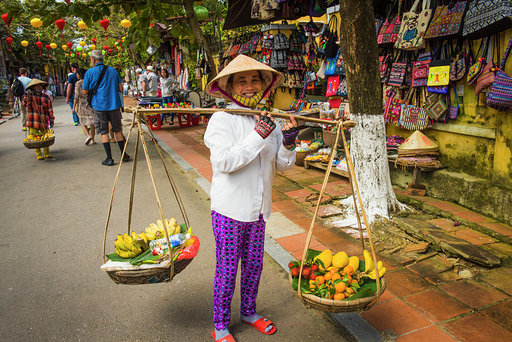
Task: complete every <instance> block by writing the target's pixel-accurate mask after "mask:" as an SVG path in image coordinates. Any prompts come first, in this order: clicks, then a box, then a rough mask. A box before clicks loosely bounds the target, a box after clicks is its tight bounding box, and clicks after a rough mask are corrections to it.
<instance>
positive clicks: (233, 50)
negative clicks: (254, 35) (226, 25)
mask: <svg viewBox="0 0 512 342" xmlns="http://www.w3.org/2000/svg"><path fill="white" fill-rule="evenodd" d="M241 47H242V44H240V42H239V41H236V42H235V44H233V46H232V47H231V51H229V57H231V58H235V57H236V56H238V54H239V51H240V48H241Z"/></svg>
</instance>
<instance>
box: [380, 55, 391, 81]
mask: <svg viewBox="0 0 512 342" xmlns="http://www.w3.org/2000/svg"><path fill="white" fill-rule="evenodd" d="M390 60H391V54H389V53H388V54H386V55H384V56H379V72H380V82H381V83H388V80H389V71H390V67H389V64H390Z"/></svg>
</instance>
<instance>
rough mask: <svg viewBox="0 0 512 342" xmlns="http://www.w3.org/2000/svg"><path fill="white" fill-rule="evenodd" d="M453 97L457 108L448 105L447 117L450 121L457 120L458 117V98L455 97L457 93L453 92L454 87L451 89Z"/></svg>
mask: <svg viewBox="0 0 512 342" xmlns="http://www.w3.org/2000/svg"><path fill="white" fill-rule="evenodd" d="M453 95H454V97H455V101H456V103H457V106H452V105H450V109H449V110H448V117H449V118H450V119H452V120H455V119H457V116H458V115H459V110H460V108H459V97H458V96H457V91H456V90H455V87H453Z"/></svg>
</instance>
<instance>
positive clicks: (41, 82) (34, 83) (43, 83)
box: [26, 78, 47, 89]
mask: <svg viewBox="0 0 512 342" xmlns="http://www.w3.org/2000/svg"><path fill="white" fill-rule="evenodd" d="M37 84H42V85H46V84H47V83H46V82H45V81H41V80H38V79H37V78H33V79H32V80H31V81H30V83H29V84H28V85H27V88H26V89H29V88H30V87H32V86H35V85H37Z"/></svg>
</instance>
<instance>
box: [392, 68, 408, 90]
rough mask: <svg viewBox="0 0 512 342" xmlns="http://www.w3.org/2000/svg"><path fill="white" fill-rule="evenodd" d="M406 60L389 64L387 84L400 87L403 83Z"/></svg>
mask: <svg viewBox="0 0 512 342" xmlns="http://www.w3.org/2000/svg"><path fill="white" fill-rule="evenodd" d="M406 71H407V62H394V63H393V64H392V65H391V72H390V74H389V81H388V85H390V86H396V87H400V86H401V85H402V84H403V83H404V79H405V72H406Z"/></svg>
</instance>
